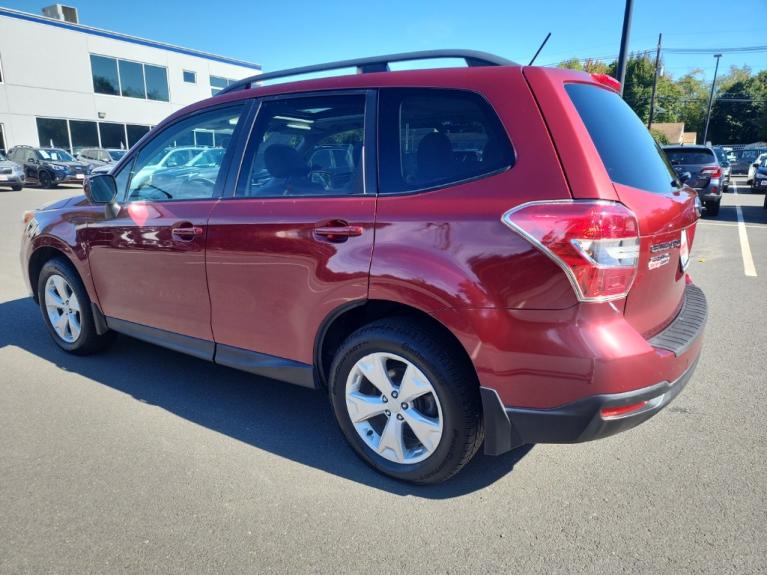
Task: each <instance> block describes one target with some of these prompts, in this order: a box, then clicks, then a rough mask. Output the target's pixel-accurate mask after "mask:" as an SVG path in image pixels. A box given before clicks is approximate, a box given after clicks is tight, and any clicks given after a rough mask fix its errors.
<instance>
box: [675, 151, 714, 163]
mask: <svg viewBox="0 0 767 575" xmlns="http://www.w3.org/2000/svg"><path fill="white" fill-rule="evenodd" d="M665 151H666V155H667V156H668V159H669V161H670V162H671V165H672V166H676V165H677V164H711V163H713V162H714V161H716V160H715V158H714V153H713V152H712V151H711V150H702V149H700V148H698V149H694V150H692V149H689V148H687V149H685V148H665Z"/></svg>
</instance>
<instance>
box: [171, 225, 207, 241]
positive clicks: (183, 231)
mask: <svg viewBox="0 0 767 575" xmlns="http://www.w3.org/2000/svg"><path fill="white" fill-rule="evenodd" d="M202 231H203V230H202V228H201V227H200V226H188V227H187V226H184V227H178V228H173V229H172V230H171V232H170V234H171V236H173V239H174V240H179V241H182V242H191V241H192V240H193V239H194V238H196V237H198V236H201V235H202Z"/></svg>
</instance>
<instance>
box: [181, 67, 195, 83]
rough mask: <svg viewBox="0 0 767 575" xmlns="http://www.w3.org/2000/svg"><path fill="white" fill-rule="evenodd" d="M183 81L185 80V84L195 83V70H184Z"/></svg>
mask: <svg viewBox="0 0 767 575" xmlns="http://www.w3.org/2000/svg"><path fill="white" fill-rule="evenodd" d="M184 82H186V83H187V84H196V83H197V72H190V71H189V70H184Z"/></svg>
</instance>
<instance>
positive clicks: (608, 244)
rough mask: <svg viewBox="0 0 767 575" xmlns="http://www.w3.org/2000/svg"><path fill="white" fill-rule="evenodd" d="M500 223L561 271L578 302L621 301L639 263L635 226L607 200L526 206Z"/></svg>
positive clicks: (625, 212) (627, 212) (623, 210)
mask: <svg viewBox="0 0 767 575" xmlns="http://www.w3.org/2000/svg"><path fill="white" fill-rule="evenodd" d="M502 221H503V223H505V224H506V225H507V226H509V227H510V228H511V229H512V230H514V231H515V232H517V233H519V234H520V235H522V236H523V237H525V238H527V239H528V240H529V241H530V242H532V243H533V244H534V245H535V246H536V247H538V248H539V249H540V250H541V251H543V253H545V254H546V255H547V256H549V257H550V258H551V259H552V260H553V261H554V262H555V263H556V264H557V265H558V266H559V267H561V268H562V269H563V270H564V272H565V273H566V274H567V277H568V278H569V279H570V283H571V284H572V286H573V289H574V290H575V294H576V296H577V297H578V299H579V300H581V301H591V302H593V301H609V300H613V299H618V298H622V297H625V296H626V295H627V294H628V291H629V290H630V289H631V284H633V283H634V278H635V277H636V273H637V266H638V262H639V224H638V223H637V219H636V216H634V214H633V213H632V212H631V211H630V210H629V209H628V208H627V207H626V206H624V205H623V204H619V203H615V202H608V201H570V200H560V201H556V200H555V201H542V202H530V203H527V204H522V205H521V206H519V207H517V208H514V209H512V210H509V211H508V212H506V213H505V214H504V215H503V218H502Z"/></svg>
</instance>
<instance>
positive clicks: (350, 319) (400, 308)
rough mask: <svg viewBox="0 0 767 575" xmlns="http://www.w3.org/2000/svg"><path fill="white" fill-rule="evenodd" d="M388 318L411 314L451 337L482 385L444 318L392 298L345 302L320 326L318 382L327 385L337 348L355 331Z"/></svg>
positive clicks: (316, 347) (316, 356) (316, 354)
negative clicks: (438, 317)
mask: <svg viewBox="0 0 767 575" xmlns="http://www.w3.org/2000/svg"><path fill="white" fill-rule="evenodd" d="M387 317H407V318H411V319H416V320H418V321H419V322H423V323H424V324H425V325H429V326H431V327H432V328H433V329H436V330H437V331H439V332H440V334H441V335H443V336H444V337H446V338H447V342H448V343H447V345H450V346H451V347H453V348H454V349H455V351H456V353H458V354H459V356H460V358H461V361H463V362H465V363H466V365H467V367H468V368H470V369H471V373H472V374H474V379H475V382H476V384H477V386H479V378H478V377H477V372H476V369H475V367H474V363H473V362H472V361H471V358H470V357H469V354H468V352H467V351H466V349H465V348H464V346H463V345H462V344H461V342H460V340H459V339H458V338H457V337H456V336H455V334H454V333H453V332H452V331H451V330H450V329H449V328H448V327H447V326H446V325H445V324H443V323H442V322H441V321H439V320H438V319H436V318H435V317H434V316H432V315H430V314H429V313H427V312H425V311H423V310H421V309H418V308H416V307H414V306H411V305H408V304H405V303H402V302H397V301H391V300H377V299H368V300H359V301H354V302H349V303H347V304H344V305H342V306H340V307H338V308H336V309H335V310H333V312H331V313H330V314H329V315H328V316H327V317H326V318H325V320H324V321H323V323H322V324H321V325H320V329H319V330H318V331H317V336H316V338H315V344H314V365H315V369H316V376H317V383H318V384H319V386H321V387H324V388H326V387H327V378H328V374H329V372H330V365H331V363H332V361H333V356H334V355H335V351H336V350H337V349H338V348H339V346H340V345H341V344H342V343H343V341H344V340H345V339H346V338H347V337H348V336H349V335H350V334H351V333H352V332H353V331H355V330H357V329H359V328H360V327H362V326H364V325H367V324H369V323H371V322H373V321H376V320H379V319H383V318H387Z"/></svg>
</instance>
